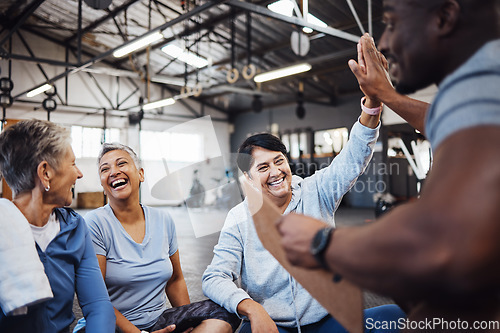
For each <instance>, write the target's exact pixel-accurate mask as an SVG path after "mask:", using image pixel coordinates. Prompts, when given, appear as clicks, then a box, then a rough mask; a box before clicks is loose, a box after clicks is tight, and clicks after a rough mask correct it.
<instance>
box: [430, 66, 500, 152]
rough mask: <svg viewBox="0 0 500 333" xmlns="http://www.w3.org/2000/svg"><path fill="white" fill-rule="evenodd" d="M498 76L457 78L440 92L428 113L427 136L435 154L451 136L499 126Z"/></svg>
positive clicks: (491, 73)
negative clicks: (489, 126) (480, 127)
mask: <svg viewBox="0 0 500 333" xmlns="http://www.w3.org/2000/svg"><path fill="white" fill-rule="evenodd" d="M498 87H500V74H499V73H496V72H494V71H490V70H483V71H478V72H475V73H474V74H467V75H461V76H459V75H457V76H456V77H455V78H451V79H450V80H449V81H447V82H446V83H445V84H443V86H442V87H441V88H440V91H439V93H438V95H437V96H436V100H435V101H434V103H433V104H432V106H431V108H430V109H429V113H428V116H427V121H426V134H427V137H428V138H429V141H430V142H431V145H432V148H433V149H434V150H436V149H437V147H438V146H439V145H440V144H441V143H442V142H443V141H444V140H445V139H446V138H448V137H449V136H450V135H452V134H454V133H456V132H459V131H461V130H465V129H468V128H472V127H476V126H486V125H495V126H498V125H500V94H499V93H498Z"/></svg>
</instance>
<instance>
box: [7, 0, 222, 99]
mask: <svg viewBox="0 0 500 333" xmlns="http://www.w3.org/2000/svg"><path fill="white" fill-rule="evenodd" d="M39 1H40V0H39ZM224 2H226V1H225V0H213V1H209V2H206V3H205V4H203V5H201V6H198V7H196V8H195V9H193V10H192V11H190V12H188V13H185V14H183V15H180V16H178V17H176V18H174V19H172V20H170V21H168V22H166V23H165V24H162V25H160V26H158V27H156V28H154V29H151V30H150V31H148V32H146V33H145V34H143V35H141V36H139V37H137V38H134V39H132V40H129V41H128V42H126V43H124V44H122V45H118V46H117V47H115V48H112V49H110V50H108V51H106V52H104V53H101V54H100V55H98V56H95V57H94V58H92V59H90V60H88V61H86V62H84V63H83V64H82V65H81V66H78V67H76V68H72V69H68V70H66V71H64V72H63V73H61V74H58V75H56V76H54V77H52V78H51V79H50V80H49V82H52V83H53V82H55V81H57V80H59V79H62V78H64V77H66V76H68V75H70V74H74V73H77V72H79V71H81V70H82V69H83V68H86V67H89V66H92V65H94V64H96V63H98V62H100V61H101V60H103V59H104V58H106V57H108V56H110V55H111V54H113V52H114V51H116V50H117V49H119V48H121V47H123V46H125V45H128V44H131V43H133V42H135V41H136V40H138V39H141V38H142V37H144V36H145V35H148V34H150V33H153V32H159V31H162V30H164V29H166V28H168V27H171V26H173V25H175V24H177V23H179V22H182V21H184V20H186V19H188V18H190V17H192V16H194V15H197V14H199V13H200V12H203V11H205V10H208V9H210V8H211V7H213V6H216V5H219V4H221V3H224ZM39 86H40V85H37V86H35V87H33V88H30V89H28V90H26V91H23V92H21V93H20V94H18V95H16V96H14V100H16V99H17V98H19V97H20V96H22V95H24V94H26V93H27V92H28V91H31V90H33V89H35V88H37V87H39Z"/></svg>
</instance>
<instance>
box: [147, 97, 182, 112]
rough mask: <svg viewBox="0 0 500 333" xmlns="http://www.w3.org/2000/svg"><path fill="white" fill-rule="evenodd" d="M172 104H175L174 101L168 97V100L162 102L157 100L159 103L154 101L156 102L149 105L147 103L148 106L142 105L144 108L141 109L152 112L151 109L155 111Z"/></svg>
mask: <svg viewBox="0 0 500 333" xmlns="http://www.w3.org/2000/svg"><path fill="white" fill-rule="evenodd" d="M174 103H175V99H173V98H172V97H170V98H166V99H162V100H159V101H156V102H151V103H148V104H144V106H143V107H142V109H143V110H152V109H157V108H161V107H164V106H168V105H172V104H174Z"/></svg>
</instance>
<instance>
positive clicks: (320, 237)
mask: <svg viewBox="0 0 500 333" xmlns="http://www.w3.org/2000/svg"><path fill="white" fill-rule="evenodd" d="M330 231H331V228H329V227H327V228H323V229H321V230H319V231H318V232H317V233H316V235H315V236H314V238H313V241H312V243H311V253H312V254H313V255H316V254H318V253H320V252H321V251H323V250H324V249H325V246H326V244H327V243H328V238H329V237H328V236H329V234H330Z"/></svg>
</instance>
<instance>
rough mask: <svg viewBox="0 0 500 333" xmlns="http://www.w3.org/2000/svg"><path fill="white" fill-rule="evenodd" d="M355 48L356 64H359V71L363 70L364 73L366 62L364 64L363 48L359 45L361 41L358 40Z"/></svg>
mask: <svg viewBox="0 0 500 333" xmlns="http://www.w3.org/2000/svg"><path fill="white" fill-rule="evenodd" d="M357 50H358V64H359V68H360V69H361V71H363V73H366V64H365V59H364V56H363V48H362V47H361V41H360V42H358V45H357Z"/></svg>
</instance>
